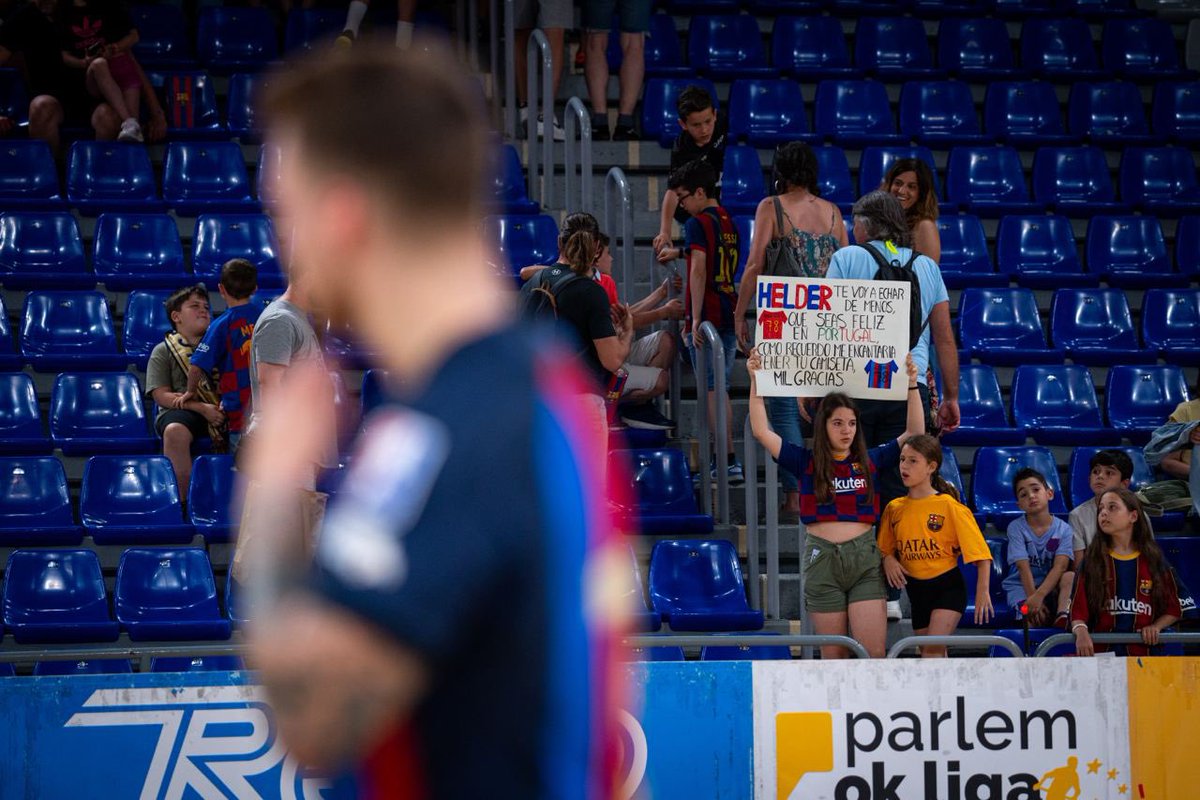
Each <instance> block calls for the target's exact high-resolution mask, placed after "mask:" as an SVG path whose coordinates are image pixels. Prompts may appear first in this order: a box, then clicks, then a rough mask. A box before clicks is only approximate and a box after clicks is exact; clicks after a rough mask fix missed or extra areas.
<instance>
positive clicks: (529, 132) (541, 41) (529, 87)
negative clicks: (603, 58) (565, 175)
mask: <svg viewBox="0 0 1200 800" xmlns="http://www.w3.org/2000/svg"><path fill="white" fill-rule="evenodd" d="M525 53H526V63H527V64H528V65H529V68H528V69H527V70H526V76H525V77H526V81H525V97H526V99H527V100H528V101H529V120H528V123H527V124H526V126H525V141H526V142H527V143H528V144H529V188H530V191H531V192H532V191H533V190H534V189H536V190H537V197H533V198H531V199H533V200H537V201H538V202H539V203H541V204H542V206H543V207H547V208H548V207H549V206H550V185H551V184H550V181H551V179H553V177H554V61H553V59H552V58H551V57H550V40H549V39H547V38H546V34H545V33H543V32H542V30H541V29H540V28H538V29H537V30H535V31H534V32H533V33H532V34H530V36H529V45H528V47H526V48H525ZM539 61H540V66H541V69H540V70H538V69H534V66H533V65H534V64H535V63H538V62H539ZM539 72H541V75H542V81H541V83H542V91H541V94H539V93H538V73H539ZM539 97H540V98H541V104H540V105H541V111H538V110H537V109H538V105H539V103H538V99H539ZM539 113H540V114H541V116H542V126H541V127H542V137H541V138H542V149H541V153H540V154H539V153H538V151H537V146H536V142H537V135H538V134H537V130H538V124H537V120H536V119H534V117H536V116H537V115H538V114H539ZM539 163H540V165H541V186H540V187H539V186H538V182H537V181H536V180H535V176H536V175H537V172H536V169H537V167H538V165H539Z"/></svg>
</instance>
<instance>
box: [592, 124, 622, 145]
mask: <svg viewBox="0 0 1200 800" xmlns="http://www.w3.org/2000/svg"><path fill="white" fill-rule="evenodd" d="M618 130H620V129H619V128H618ZM611 138H612V134H611V133H609V131H608V125H607V124H605V125H593V126H592V141H593V142H607V141H608V140H609V139H611Z"/></svg>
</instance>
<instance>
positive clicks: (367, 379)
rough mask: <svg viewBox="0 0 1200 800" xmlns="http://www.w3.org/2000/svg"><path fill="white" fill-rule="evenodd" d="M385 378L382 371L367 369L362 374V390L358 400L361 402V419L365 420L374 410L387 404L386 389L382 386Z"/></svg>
mask: <svg viewBox="0 0 1200 800" xmlns="http://www.w3.org/2000/svg"><path fill="white" fill-rule="evenodd" d="M385 380H386V376H385V375H384V373H383V371H382V370H378V369H369V370H367V371H366V372H364V373H363V379H362V390H361V392H360V393H359V398H360V399H361V400H362V417H363V418H364V419H365V418H366V416H367V414H370V413H371V412H372V411H374V410H375V409H377V408H379V407H380V406H381V405H383V404H384V403H386V402H387V389H386V388H385V386H384V382H385Z"/></svg>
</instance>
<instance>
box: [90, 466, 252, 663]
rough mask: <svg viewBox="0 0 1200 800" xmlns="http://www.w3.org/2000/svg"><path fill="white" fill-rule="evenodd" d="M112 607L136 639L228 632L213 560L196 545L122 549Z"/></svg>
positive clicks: (197, 636)
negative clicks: (218, 595) (164, 548)
mask: <svg viewBox="0 0 1200 800" xmlns="http://www.w3.org/2000/svg"><path fill="white" fill-rule="evenodd" d="M168 468H169V467H168ZM113 607H114V608H115V610H116V616H117V621H118V622H120V623H121V628H122V630H124V631H125V632H126V633H128V634H129V638H130V639H131V640H133V641H135V642H139V641H147V640H155V639H162V640H171V639H228V638H229V635H230V625H229V620H228V619H225V618H223V617H222V616H221V610H220V608H219V607H218V605H217V584H216V579H215V578H214V577H213V571H212V565H211V564H210V563H209V560H208V555H207V554H205V552H204V551H203V550H201V549H198V548H183V549H178V550H157V549H156V550H149V549H141V548H130V549H128V550H126V551H125V552H124V553H122V554H121V563H120V565H119V566H118V567H117V585H116V590H115V592H114V594H113Z"/></svg>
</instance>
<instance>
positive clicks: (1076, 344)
mask: <svg viewBox="0 0 1200 800" xmlns="http://www.w3.org/2000/svg"><path fill="white" fill-rule="evenodd" d="M1050 339H1051V341H1053V342H1054V346H1055V347H1057V348H1059V349H1061V350H1063V351H1065V352H1066V354H1067V357H1068V358H1070V359H1071V360H1072V361H1074V362H1075V363H1076V364H1087V365H1089V366H1096V367H1099V366H1105V365H1108V364H1111V363H1113V362H1117V363H1120V364H1137V363H1141V362H1145V361H1152V360H1154V352H1153V351H1152V350H1143V349H1142V348H1141V347H1140V346H1139V344H1138V338H1137V330H1136V329H1135V328H1134V327H1133V315H1132V314H1131V313H1130V310H1129V302H1128V301H1127V300H1126V298H1125V293H1124V292H1122V291H1121V290H1120V289H1059V290H1058V291H1056V292H1055V293H1054V299H1053V300H1052V301H1051V304H1050Z"/></svg>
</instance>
